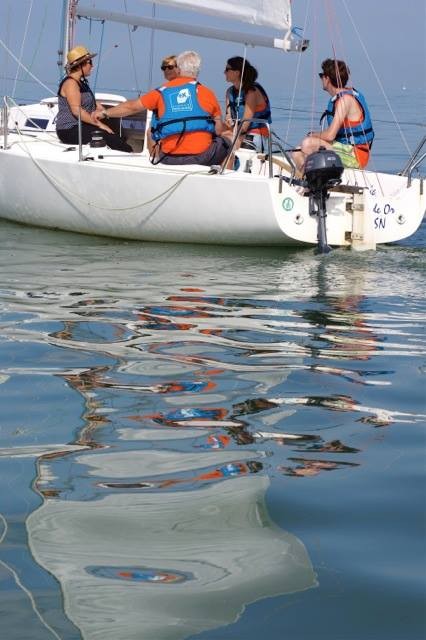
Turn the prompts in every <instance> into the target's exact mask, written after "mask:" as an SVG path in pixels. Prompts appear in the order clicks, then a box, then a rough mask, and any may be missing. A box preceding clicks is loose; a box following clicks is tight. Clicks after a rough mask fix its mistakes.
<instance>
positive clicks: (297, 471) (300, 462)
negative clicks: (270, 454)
mask: <svg viewBox="0 0 426 640" xmlns="http://www.w3.org/2000/svg"><path fill="white" fill-rule="evenodd" d="M289 460H291V461H292V462H296V466H295V467H278V470H279V471H281V472H282V473H283V474H284V475H286V476H295V477H311V476H317V475H318V474H319V473H320V472H321V471H333V470H334V469H341V468H344V467H358V466H359V465H358V464H356V463H354V462H340V461H339V462H332V461H331V460H306V459H304V458H289Z"/></svg>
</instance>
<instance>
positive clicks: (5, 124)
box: [0, 96, 9, 149]
mask: <svg viewBox="0 0 426 640" xmlns="http://www.w3.org/2000/svg"><path fill="white" fill-rule="evenodd" d="M0 127H1V129H2V133H3V149H7V134H8V132H9V105H8V102H7V96H4V97H3V105H2V108H1V123H0Z"/></svg>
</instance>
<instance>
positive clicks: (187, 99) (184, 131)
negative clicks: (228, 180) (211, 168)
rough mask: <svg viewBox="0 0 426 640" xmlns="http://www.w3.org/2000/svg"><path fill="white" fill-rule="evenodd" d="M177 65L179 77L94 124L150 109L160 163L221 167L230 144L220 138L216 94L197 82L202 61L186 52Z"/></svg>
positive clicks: (104, 114) (103, 113) (221, 126)
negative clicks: (215, 165) (217, 165)
mask: <svg viewBox="0 0 426 640" xmlns="http://www.w3.org/2000/svg"><path fill="white" fill-rule="evenodd" d="M176 63H177V67H178V72H179V77H177V78H175V79H174V80H171V81H170V82H166V83H165V84H163V85H162V86H161V87H159V88H158V89H154V90H153V91H150V92H149V93H146V94H145V95H143V96H141V97H140V98H136V99H135V100H127V101H126V102H123V103H121V104H119V105H117V106H115V107H112V108H111V109H108V110H107V111H106V110H102V111H101V112H97V113H96V114H95V116H94V120H95V121H97V118H99V117H103V118H116V117H120V116H127V115H130V114H134V113H138V112H140V111H144V110H145V109H150V110H151V111H152V112H153V113H154V116H153V121H152V128H151V135H152V137H153V139H154V140H155V142H156V143H157V145H158V153H157V154H156V157H157V161H159V162H162V163H164V164H201V165H214V164H220V163H221V162H222V161H223V160H224V159H225V157H226V155H227V153H228V149H229V140H228V139H226V135H225V137H222V136H221V135H220V134H222V133H224V132H225V128H224V124H223V122H222V114H221V109H220V105H219V102H218V101H217V98H216V96H215V94H214V93H213V91H212V90H211V89H208V88H207V87H205V86H203V85H201V84H200V83H199V82H198V81H197V77H198V74H199V71H200V65H201V58H200V56H199V55H198V53H196V52H195V51H184V52H183V53H181V54H180V55H178V56H177V58H176ZM177 114H178V115H177ZM228 137H229V136H228Z"/></svg>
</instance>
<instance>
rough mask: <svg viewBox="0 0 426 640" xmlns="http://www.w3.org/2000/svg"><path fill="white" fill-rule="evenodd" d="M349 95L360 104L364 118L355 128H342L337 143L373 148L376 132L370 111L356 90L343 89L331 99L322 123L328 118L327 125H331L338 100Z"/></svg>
mask: <svg viewBox="0 0 426 640" xmlns="http://www.w3.org/2000/svg"><path fill="white" fill-rule="evenodd" d="M345 93H346V94H348V95H350V96H353V97H354V98H355V100H356V101H357V102H358V104H359V106H360V107H361V111H362V115H363V118H362V120H361V122H360V123H359V124H356V125H354V126H353V127H341V128H340V129H339V131H338V132H337V135H336V138H335V140H336V142H341V143H342V144H352V145H368V146H369V147H371V145H372V144H373V140H374V130H373V123H372V121H371V116H370V111H369V109H368V106H367V101H366V99H365V98H364V96H363V95H362V93H360V92H359V91H357V90H356V89H343V90H342V91H339V93H337V94H336V95H335V96H334V97H333V98H331V99H330V100H329V102H328V105H327V109H326V110H325V111H324V113H323V114H322V116H321V121H322V120H323V118H324V117H327V124H328V125H329V126H330V124H331V123H332V121H333V118H334V112H335V109H336V100H337V99H338V98H340V96H343V95H345Z"/></svg>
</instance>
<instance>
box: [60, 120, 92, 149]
mask: <svg viewBox="0 0 426 640" xmlns="http://www.w3.org/2000/svg"><path fill="white" fill-rule="evenodd" d="M95 130H96V127H94V126H93V125H91V124H86V123H85V122H82V124H81V143H82V144H88V143H89V142H90V141H91V139H92V133H93V131H95ZM56 133H57V135H58V138H59V140H60V141H61V142H63V143H64V144H78V126H75V127H71V129H58V130H57V131H56Z"/></svg>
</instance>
